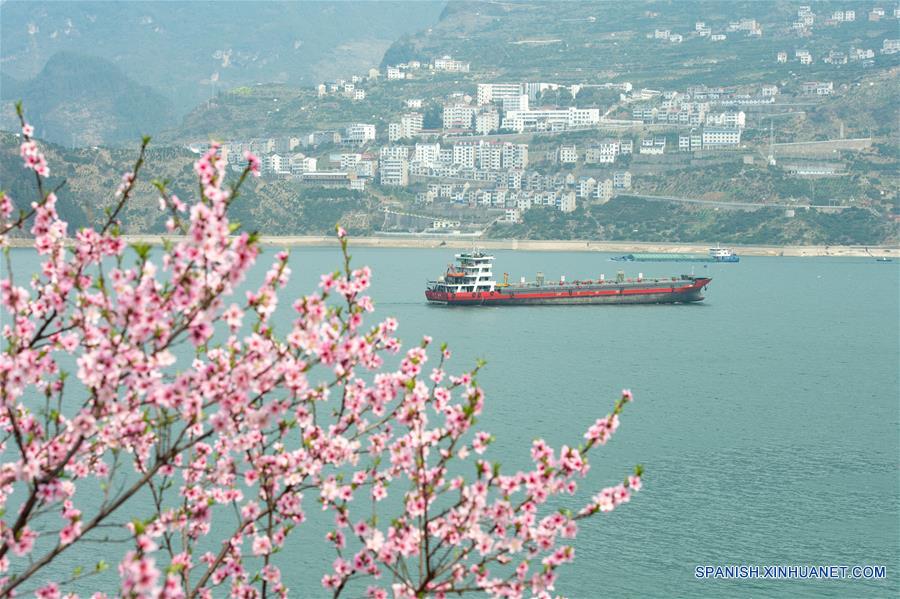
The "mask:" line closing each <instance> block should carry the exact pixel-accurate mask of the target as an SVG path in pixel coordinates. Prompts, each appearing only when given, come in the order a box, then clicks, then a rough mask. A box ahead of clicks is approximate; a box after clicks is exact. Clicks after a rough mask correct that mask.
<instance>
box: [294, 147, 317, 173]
mask: <svg viewBox="0 0 900 599" xmlns="http://www.w3.org/2000/svg"><path fill="white" fill-rule="evenodd" d="M316 162H317V160H316V159H315V158H311V157H309V156H306V155H305V154H301V153H299V152H298V153H297V154H294V155H293V156H291V158H290V167H291V174H292V175H302V174H303V173H310V172H313V171H315V170H316Z"/></svg>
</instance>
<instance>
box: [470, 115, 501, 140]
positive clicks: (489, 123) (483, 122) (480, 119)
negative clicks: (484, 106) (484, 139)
mask: <svg viewBox="0 0 900 599" xmlns="http://www.w3.org/2000/svg"><path fill="white" fill-rule="evenodd" d="M499 128H500V113H498V112H497V111H496V110H485V111H482V112H478V113H476V114H475V132H476V133H478V134H479V135H488V134H489V133H493V132H494V131H496V130H497V129H499Z"/></svg>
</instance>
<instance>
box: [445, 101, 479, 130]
mask: <svg viewBox="0 0 900 599" xmlns="http://www.w3.org/2000/svg"><path fill="white" fill-rule="evenodd" d="M476 112H478V108H476V107H475V106H472V105H471V104H461V103H456V104H444V114H443V125H444V129H471V128H472V121H473V120H474V118H475V113H476Z"/></svg>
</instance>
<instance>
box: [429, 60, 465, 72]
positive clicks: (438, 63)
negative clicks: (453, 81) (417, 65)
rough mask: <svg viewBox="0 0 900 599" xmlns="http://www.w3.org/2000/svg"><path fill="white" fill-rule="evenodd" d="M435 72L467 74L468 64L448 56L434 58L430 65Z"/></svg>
mask: <svg viewBox="0 0 900 599" xmlns="http://www.w3.org/2000/svg"><path fill="white" fill-rule="evenodd" d="M432 64H433V66H434V70H435V71H448V72H451V73H468V72H469V63H467V62H463V61H461V60H454V59H453V58H452V57H450V56H442V57H441V58H435V59H434V62H433V63H432Z"/></svg>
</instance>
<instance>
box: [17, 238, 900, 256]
mask: <svg viewBox="0 0 900 599" xmlns="http://www.w3.org/2000/svg"><path fill="white" fill-rule="evenodd" d="M124 237H125V240H126V241H127V242H128V243H136V242H140V243H153V244H157V243H161V241H162V239H163V236H162V235H126V236H124ZM168 238H169V239H171V240H173V241H175V240H177V239H178V237H176V236H168ZM261 242H262V243H263V244H264V245H266V246H270V247H328V246H334V245H335V244H336V243H337V242H336V240H335V238H334V237H333V236H263V237H262V238H261ZM350 243H351V244H352V245H354V246H356V247H385V248H447V249H470V248H471V247H472V245H473V240H472V239H441V238H435V237H407V236H384V237H353V238H352V239H351V241H350ZM475 244H476V245H477V246H478V247H479V248H481V249H485V250H522V251H543V252H547V251H550V252H608V253H621V254H631V253H640V252H654V253H656V252H660V253H684V254H705V253H706V252H707V250H708V249H709V247H710V245H711V244H690V243H658V242H638V241H583V240H572V241H570V240H524V239H479V240H477V241H476V242H475ZM10 245H11V246H13V247H30V246H31V242H30V240H28V239H10ZM728 247H732V248H734V250H735V252H736V253H737V254H738V255H741V256H837V257H872V256H875V257H881V256H886V257H891V258H900V248H898V247H875V246H869V247H864V246H845V245H829V246H823V245H788V246H769V245H730V244H729V245H728Z"/></svg>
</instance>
